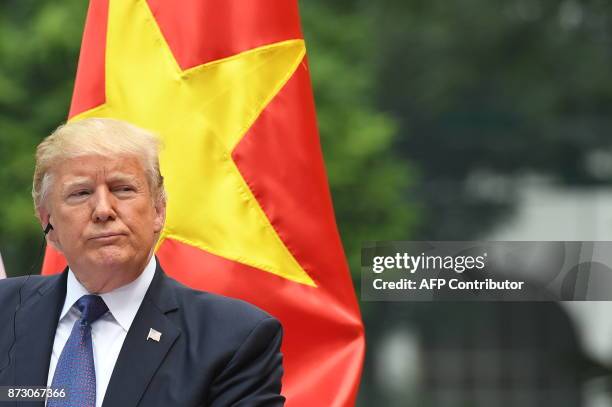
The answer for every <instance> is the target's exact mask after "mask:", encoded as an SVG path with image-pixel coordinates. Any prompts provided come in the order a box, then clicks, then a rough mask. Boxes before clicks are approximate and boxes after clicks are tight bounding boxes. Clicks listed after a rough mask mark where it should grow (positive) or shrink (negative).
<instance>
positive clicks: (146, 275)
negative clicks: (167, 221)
mask: <svg viewBox="0 0 612 407" xmlns="http://www.w3.org/2000/svg"><path fill="white" fill-rule="evenodd" d="M155 267H156V265H155V257H154V256H152V257H151V260H149V263H148V264H147V266H146V267H145V269H144V271H143V272H142V273H141V274H140V276H138V278H136V280H134V281H132V282H131V283H129V284H127V285H124V286H123V287H119V288H117V289H115V290H113V291H111V292H108V293H105V294H100V296H101V297H102V299H103V300H104V302H105V303H106V305H107V306H108V312H107V313H106V314H104V315H103V316H101V317H100V318H99V319H98V320H97V321H95V322H94V323H93V324H92V325H91V338H92V344H93V356H94V366H95V371H96V407H100V406H101V405H102V401H104V395H105V394H106V388H107V387H108V383H109V381H110V377H111V374H112V373H113V369H114V368H115V363H116V362H117V358H118V357H119V352H120V351H121V347H122V346H123V341H124V340H125V337H126V336H127V333H128V330H129V329H130V326H131V325H132V321H134V318H135V317H136V312H138V308H140V304H141V303H142V299H143V298H144V296H145V294H146V292H147V290H148V289H149V285H150V284H151V280H153V276H154V274H155ZM88 294H89V292H88V291H87V290H86V289H85V287H83V286H82V285H81V283H79V281H78V280H77V279H76V277H75V275H74V273H73V272H72V270H70V269H69V270H68V282H67V286H66V299H65V301H64V307H63V308H62V313H61V314H60V318H59V323H58V325H57V330H56V331H55V340H54V342H53V352H52V353H51V363H50V364H49V376H48V378H47V386H48V387H50V386H51V383H52V381H53V374H54V373H55V368H56V366H57V361H58V360H59V357H60V355H61V353H62V349H64V345H66V342H67V341H68V337H69V336H70V333H71V332H72V327H73V325H74V323H75V322H76V321H78V320H79V319H80V317H81V312H80V311H79V310H78V309H77V307H76V306H75V303H76V302H77V300H78V299H79V298H81V297H82V296H83V295H88ZM45 404H46V403H45Z"/></svg>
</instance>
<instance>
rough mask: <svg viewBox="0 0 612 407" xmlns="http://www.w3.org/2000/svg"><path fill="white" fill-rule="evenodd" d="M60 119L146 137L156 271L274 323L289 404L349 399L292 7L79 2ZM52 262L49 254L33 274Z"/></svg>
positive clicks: (335, 262)
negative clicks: (279, 330)
mask: <svg viewBox="0 0 612 407" xmlns="http://www.w3.org/2000/svg"><path fill="white" fill-rule="evenodd" d="M69 117H70V120H79V119H82V118H85V117H113V118H117V119H122V120H126V121H129V122H132V123H134V124H136V125H138V126H141V127H143V128H146V129H150V130H153V131H154V132H156V133H157V134H159V135H160V137H161V138H162V140H163V143H164V148H163V150H162V153H161V156H160V164H161V169H162V173H163V175H164V177H165V180H166V190H167V193H168V197H169V198H168V212H167V220H166V226H165V228H164V230H163V232H162V235H161V238H160V243H159V244H158V248H157V256H158V257H159V259H160V262H161V264H162V266H163V267H164V269H165V270H166V272H167V273H168V274H169V275H171V276H173V277H174V278H176V279H178V280H180V281H182V282H183V283H185V284H187V285H190V286H192V287H195V288H197V289H201V290H207V291H212V292H217V293H221V294H224V295H228V296H233V297H237V298H241V299H244V300H246V301H248V302H250V303H253V304H255V305H257V306H259V307H261V308H263V309H265V310H266V311H268V312H269V313H271V314H272V315H274V316H275V317H277V318H278V319H280V321H281V322H282V324H283V327H284V329H285V337H284V342H283V349H282V350H283V354H284V357H285V358H284V365H285V376H284V378H283V394H284V395H285V396H286V397H287V405H288V406H304V407H306V406H308V407H312V406H315V407H320V406H350V405H353V404H354V403H355V398H356V394H357V389H358V384H359V379H360V375H361V368H362V361H363V355H364V346H365V345H364V337H363V325H362V322H361V317H360V313H359V308H358V305H357V301H356V298H355V294H354V290H353V286H352V282H351V279H350V275H349V271H348V267H347V263H346V259H345V257H344V254H343V249H342V244H341V241H340V238H339V235H338V232H337V229H336V224H335V219H334V214H333V207H332V202H331V197H330V193H329V188H328V185H327V179H326V175H325V169H324V164H323V160H322V155H321V149H320V145H319V138H318V132H317V125H316V118H315V107H314V102H313V96H312V90H311V84H310V78H309V73H308V64H307V61H306V49H305V45H304V40H303V36H302V33H301V28H300V22H299V13H298V6H297V2H296V1H295V0H268V1H257V0H251V1H244V0H223V1H212V0H180V1H177V0H175V1H162V0H148V1H144V0H92V1H91V2H90V6H89V11H88V16H87V21H86V24H85V31H84V34H83V42H82V47H81V55H80V59H79V66H78V72H77V76H76V81H75V86H74V95H73V99H72V105H71V108H70V114H69ZM64 266H65V260H63V259H62V258H61V256H60V255H59V254H58V253H56V252H54V251H52V249H48V251H47V253H46V257H45V262H44V265H43V273H47V274H48V273H56V272H59V271H61V269H63V267H64Z"/></svg>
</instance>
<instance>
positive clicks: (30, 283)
mask: <svg viewBox="0 0 612 407" xmlns="http://www.w3.org/2000/svg"><path fill="white" fill-rule="evenodd" d="M49 279H50V277H48V276H40V275H29V276H19V277H9V278H3V279H1V280H0V298H2V297H3V296H13V295H18V294H19V291H21V294H22V295H24V294H25V295H28V294H31V293H32V292H35V291H37V290H38V289H40V288H42V287H44V285H45V283H46V282H47V281H48V280H49Z"/></svg>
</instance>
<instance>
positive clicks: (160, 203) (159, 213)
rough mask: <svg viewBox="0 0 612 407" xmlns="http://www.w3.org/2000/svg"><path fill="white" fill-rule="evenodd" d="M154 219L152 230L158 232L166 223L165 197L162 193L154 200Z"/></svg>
mask: <svg viewBox="0 0 612 407" xmlns="http://www.w3.org/2000/svg"><path fill="white" fill-rule="evenodd" d="M154 205H155V219H154V220H153V230H154V231H155V233H160V232H161V231H162V229H163V228H164V224H165V223H166V197H165V196H164V195H162V196H161V197H159V198H157V199H156V200H155V201H154Z"/></svg>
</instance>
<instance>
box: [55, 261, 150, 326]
mask: <svg viewBox="0 0 612 407" xmlns="http://www.w3.org/2000/svg"><path fill="white" fill-rule="evenodd" d="M155 268H156V263H155V256H151V259H150V260H149V263H148V264H147V266H146V267H145V269H144V271H143V272H142V273H140V275H139V276H138V277H137V278H136V280H134V281H132V282H131V283H129V284H126V285H124V286H121V287H119V288H116V289H114V290H113V291H110V292H108V293H104V294H100V296H101V297H102V299H103V300H104V302H105V303H106V306H107V307H108V310H109V311H110V313H111V314H112V316H113V317H114V318H115V320H116V321H117V322H118V323H119V325H121V327H122V328H123V329H125V330H126V331H128V330H129V329H130V326H131V325H132V321H134V318H135V317H136V313H137V312H138V308H140V304H141V303H142V300H143V298H144V296H145V294H146V293H147V290H148V289H149V285H151V281H152V280H153V276H154V275H155ZM88 294H89V292H88V291H87V289H86V288H85V287H83V285H82V284H81V283H80V282H79V280H77V278H76V276H75V275H74V272H73V271H72V269H70V268H69V269H68V280H67V284H66V300H65V301H64V308H63V309H62V313H61V314H60V320H62V319H63V318H64V317H65V316H66V314H68V311H70V309H71V308H72V306H73V305H74V304H75V303H76V302H77V300H78V299H79V298H81V297H82V296H84V295H88Z"/></svg>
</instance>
